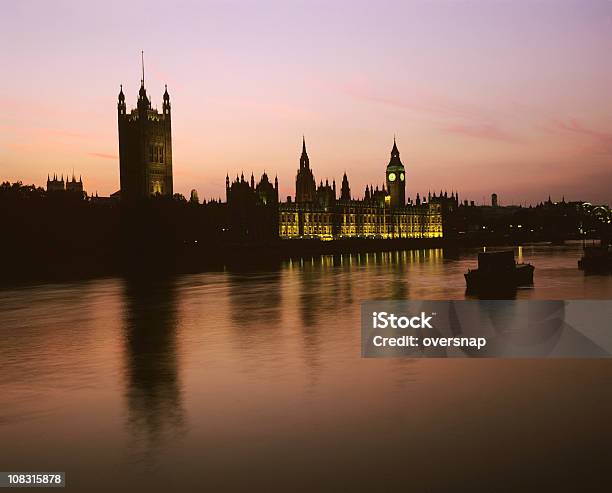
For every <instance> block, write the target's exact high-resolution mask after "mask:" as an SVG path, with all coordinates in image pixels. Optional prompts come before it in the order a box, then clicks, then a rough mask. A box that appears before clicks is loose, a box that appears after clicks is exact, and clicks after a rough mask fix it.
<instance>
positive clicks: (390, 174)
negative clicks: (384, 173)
mask: <svg viewBox="0 0 612 493" xmlns="http://www.w3.org/2000/svg"><path fill="white" fill-rule="evenodd" d="M389 181H395V173H389Z"/></svg>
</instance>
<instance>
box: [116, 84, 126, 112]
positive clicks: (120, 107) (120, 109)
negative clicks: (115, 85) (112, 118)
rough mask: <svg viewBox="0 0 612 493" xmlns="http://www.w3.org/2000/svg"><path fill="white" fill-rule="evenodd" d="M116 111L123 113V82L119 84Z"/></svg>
mask: <svg viewBox="0 0 612 493" xmlns="http://www.w3.org/2000/svg"><path fill="white" fill-rule="evenodd" d="M117 112H118V113H119V114H120V115H125V94H123V84H120V85H119V96H118V98H117Z"/></svg>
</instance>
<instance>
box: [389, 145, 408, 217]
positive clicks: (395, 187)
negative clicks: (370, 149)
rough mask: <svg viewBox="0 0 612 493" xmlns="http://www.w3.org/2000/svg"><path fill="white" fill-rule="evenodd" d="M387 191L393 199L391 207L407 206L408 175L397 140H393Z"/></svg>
mask: <svg viewBox="0 0 612 493" xmlns="http://www.w3.org/2000/svg"><path fill="white" fill-rule="evenodd" d="M387 190H388V191H389V195H390V199H391V207H392V208H397V207H404V205H405V204H406V173H405V170H404V165H403V164H402V162H401V160H400V155H399V151H398V150H397V144H396V143H395V138H393V149H391V159H390V160H389V164H388V165H387Z"/></svg>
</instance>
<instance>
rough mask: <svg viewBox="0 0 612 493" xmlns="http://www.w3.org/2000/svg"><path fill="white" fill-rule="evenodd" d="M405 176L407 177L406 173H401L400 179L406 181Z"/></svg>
mask: <svg viewBox="0 0 612 493" xmlns="http://www.w3.org/2000/svg"><path fill="white" fill-rule="evenodd" d="M404 178H405V176H404V173H400V180H401V181H404Z"/></svg>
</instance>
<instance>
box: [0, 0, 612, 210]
mask: <svg viewBox="0 0 612 493" xmlns="http://www.w3.org/2000/svg"><path fill="white" fill-rule="evenodd" d="M2 11H3V12H2V16H1V17H0V37H1V38H2V41H3V43H2V46H3V47H4V49H3V50H2V52H0V66H2V75H1V80H2V82H1V84H2V85H1V91H0V104H1V107H2V111H1V113H0V126H1V131H0V180H2V181H4V180H10V181H16V180H21V181H22V182H24V183H35V184H37V185H43V186H44V185H45V184H46V179H47V173H51V174H53V173H58V174H62V173H63V174H66V173H69V174H72V171H73V170H74V173H75V174H76V175H77V176H78V175H82V176H83V180H84V185H85V189H86V190H87V191H88V192H94V193H95V192H96V191H97V192H98V193H99V194H100V195H108V194H110V193H113V192H114V191H116V190H118V188H119V160H118V138H117V115H116V112H117V94H118V92H119V85H120V84H123V90H124V92H125V95H126V102H127V105H128V111H129V109H130V108H132V107H135V105H136V100H137V93H138V89H139V85H140V78H141V66H140V52H141V50H144V53H145V79H146V88H147V91H148V93H149V95H150V97H151V98H152V103H153V106H154V107H155V106H157V107H158V108H160V109H161V105H162V94H163V91H164V84H167V85H168V92H169V93H170V98H171V104H172V132H173V133H172V145H173V150H172V151H173V167H174V188H175V192H179V193H183V194H184V195H186V196H188V195H189V192H190V191H191V190H192V189H196V190H197V191H198V194H199V197H200V199H201V198H211V197H212V198H215V197H222V196H224V192H225V175H226V173H229V174H230V176H235V175H236V173H240V172H242V171H244V173H245V176H250V174H251V171H253V172H254V173H255V176H256V177H259V176H260V175H261V173H262V172H263V171H264V170H265V171H266V172H267V173H268V175H271V176H274V175H278V178H279V184H280V192H281V196H282V197H285V196H287V195H294V193H295V174H296V171H297V169H298V165H299V156H300V152H301V141H302V135H304V136H305V138H306V144H307V148H308V154H309V156H310V163H311V167H312V168H313V171H314V174H315V178H316V180H317V182H319V180H321V179H322V180H323V181H325V179H329V180H330V182H331V180H332V179H334V178H335V179H336V181H337V183H338V186H339V184H340V181H341V179H342V174H343V173H344V172H345V171H346V173H347V175H348V178H349V181H350V186H351V190H352V193H353V195H356V196H358V197H359V196H362V195H363V191H364V188H365V186H366V184H370V183H372V184H374V185H376V184H379V185H381V184H382V183H383V181H384V172H385V167H386V165H387V163H388V161H389V153H390V150H391V147H392V144H393V136H394V135H395V136H396V138H397V143H398V147H399V150H400V153H401V159H402V161H403V163H404V166H405V167H406V178H407V195H408V196H411V197H414V196H415V195H416V193H417V192H419V193H420V194H421V195H423V194H426V193H427V191H428V190H432V191H433V190H436V191H439V190H441V189H442V190H448V192H449V193H450V191H451V190H458V191H459V194H460V198H462V199H463V198H468V199H472V200H475V201H476V202H478V203H482V202H483V201H486V202H488V201H489V197H490V194H491V193H493V192H496V193H497V194H498V196H499V201H500V203H501V204H511V203H514V204H518V203H537V202H539V201H540V200H545V199H546V198H547V197H548V196H549V195H551V196H552V198H553V200H560V199H561V197H563V196H565V199H566V200H578V199H580V200H588V201H591V202H595V203H610V202H612V188H611V186H610V185H611V183H612V1H611V0H607V1H589V0H578V1H564V0H553V1H545V0H540V1H518V0H514V1H499V0H483V1H475V0H474V1H433V0H432V1H401V2H400V1H398V2H392V1H384V0H383V1H376V2H373V1H371V0H366V1H361V0H351V1H331V0H327V1H318V0H311V1H293V0H284V1H278V2H276V1H273V2H269V1H264V0H256V1H247V0H244V1H241V2H236V1H223V2H221V1H219V2H217V1H215V2H207V1H195V2H186V1H169V0H165V1H162V2H158V1H156V0H148V1H146V2H129V1H125V0H123V1H119V2H117V1H113V0H110V1H109V0H106V1H104V2H100V1H96V2H90V1H83V0H81V1H54V2H47V1H44V0H39V1H28V0H20V1H19V2H12V1H8V0H4V1H3V2H2Z"/></svg>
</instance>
